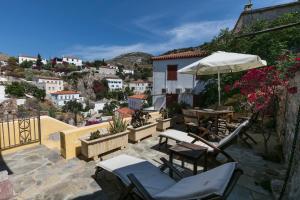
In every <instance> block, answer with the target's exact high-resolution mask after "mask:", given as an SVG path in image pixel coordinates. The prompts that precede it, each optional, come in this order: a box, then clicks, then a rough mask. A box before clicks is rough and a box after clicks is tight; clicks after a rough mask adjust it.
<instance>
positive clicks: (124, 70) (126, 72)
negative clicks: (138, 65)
mask: <svg viewBox="0 0 300 200" xmlns="http://www.w3.org/2000/svg"><path fill="white" fill-rule="evenodd" d="M123 72H124V74H132V75H133V74H134V70H133V69H123Z"/></svg>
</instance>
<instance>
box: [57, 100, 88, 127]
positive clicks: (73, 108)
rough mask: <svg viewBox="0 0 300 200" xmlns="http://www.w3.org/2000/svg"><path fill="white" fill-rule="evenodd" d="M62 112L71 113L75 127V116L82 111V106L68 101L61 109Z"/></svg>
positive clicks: (74, 101)
mask: <svg viewBox="0 0 300 200" xmlns="http://www.w3.org/2000/svg"><path fill="white" fill-rule="evenodd" d="M62 109H63V111H64V112H71V113H73V114H74V123H75V126H76V125H77V114H78V113H80V112H81V111H83V106H82V104H81V103H79V102H77V101H76V100H71V101H68V102H67V103H66V104H65V105H64V106H63V107H62Z"/></svg>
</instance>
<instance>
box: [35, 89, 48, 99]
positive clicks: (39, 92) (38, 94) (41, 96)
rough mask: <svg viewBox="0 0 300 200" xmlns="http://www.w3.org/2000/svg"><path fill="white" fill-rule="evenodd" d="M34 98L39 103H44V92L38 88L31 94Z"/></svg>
mask: <svg viewBox="0 0 300 200" xmlns="http://www.w3.org/2000/svg"><path fill="white" fill-rule="evenodd" d="M32 95H33V96H34V97H35V98H37V99H38V100H40V101H44V100H45V97H46V91H45V90H42V89H39V88H35V89H34V91H33V94H32Z"/></svg>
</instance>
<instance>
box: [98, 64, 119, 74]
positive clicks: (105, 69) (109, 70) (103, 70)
mask: <svg viewBox="0 0 300 200" xmlns="http://www.w3.org/2000/svg"><path fill="white" fill-rule="evenodd" d="M98 73H99V74H100V75H103V76H112V75H116V73H117V69H116V68H112V67H109V66H101V67H99V69H98Z"/></svg>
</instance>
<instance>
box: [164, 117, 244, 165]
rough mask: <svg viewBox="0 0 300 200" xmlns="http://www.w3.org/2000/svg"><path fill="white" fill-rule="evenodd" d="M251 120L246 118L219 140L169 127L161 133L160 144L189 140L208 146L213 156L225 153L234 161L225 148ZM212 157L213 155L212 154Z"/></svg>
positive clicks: (189, 141)
mask: <svg viewBox="0 0 300 200" xmlns="http://www.w3.org/2000/svg"><path fill="white" fill-rule="evenodd" d="M248 123H249V121H248V120H246V121H244V122H243V123H241V124H240V125H239V126H238V127H237V128H236V129H235V130H234V131H233V132H231V133H230V134H229V135H227V136H226V137H225V138H223V139H222V140H220V141H219V142H209V141H207V140H205V139H203V138H201V137H199V136H197V135H195V134H192V133H186V132H183V131H178V130H174V129H168V130H166V131H164V132H162V133H160V134H159V137H160V139H159V146H161V145H162V144H166V145H167V144H168V140H169V139H171V140H175V141H176V142H188V143H194V144H197V145H199V146H203V147H206V148H207V151H208V153H209V154H210V155H213V157H216V156H217V155H218V154H219V153H221V154H223V155H224V156H225V157H227V158H228V159H229V160H230V161H234V160H233V159H232V158H231V156H230V155H228V154H227V153H226V152H225V151H224V149H225V148H226V147H228V146H229V145H231V144H232V141H233V140H234V139H235V138H237V137H238V136H239V134H240V133H241V131H242V130H243V129H244V128H245V127H247V125H248ZM163 138H165V141H163ZM210 157H211V156H210Z"/></svg>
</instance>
